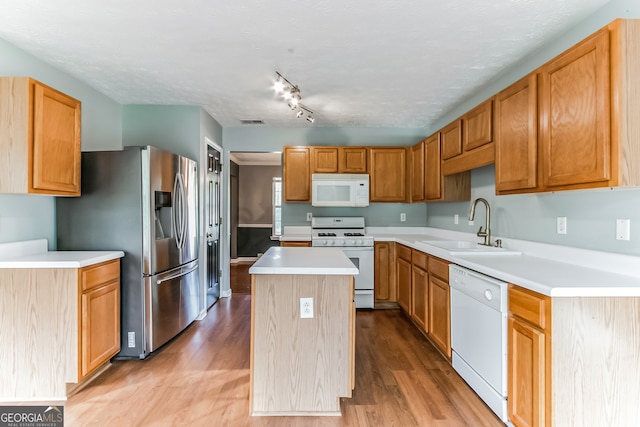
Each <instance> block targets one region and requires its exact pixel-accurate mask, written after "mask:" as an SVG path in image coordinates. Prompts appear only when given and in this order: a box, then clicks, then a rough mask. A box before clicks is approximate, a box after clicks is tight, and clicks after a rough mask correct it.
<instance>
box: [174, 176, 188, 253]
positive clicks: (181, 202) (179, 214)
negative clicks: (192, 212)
mask: <svg viewBox="0 0 640 427" xmlns="http://www.w3.org/2000/svg"><path fill="white" fill-rule="evenodd" d="M184 196H185V188H184V182H183V181H182V175H181V174H180V172H178V173H176V178H175V181H174V182H173V199H174V200H173V222H172V224H173V233H174V235H175V236H176V245H177V246H178V248H182V247H183V246H184V235H185V229H186V226H187V223H186V218H185V216H186V205H185V203H186V200H185V197H184Z"/></svg>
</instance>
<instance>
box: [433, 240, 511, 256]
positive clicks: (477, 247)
mask: <svg viewBox="0 0 640 427" xmlns="http://www.w3.org/2000/svg"><path fill="white" fill-rule="evenodd" d="M421 243H424V244H426V245H431V246H435V247H437V248H440V249H444V250H447V251H449V253H451V254H452V255H520V254H522V252H520V251H515V250H512V249H507V248H499V247H496V246H485V245H481V244H479V243H476V242H469V241H467V240H422V241H421Z"/></svg>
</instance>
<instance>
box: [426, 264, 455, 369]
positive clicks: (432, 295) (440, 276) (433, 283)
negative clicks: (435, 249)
mask: <svg viewBox="0 0 640 427" xmlns="http://www.w3.org/2000/svg"><path fill="white" fill-rule="evenodd" d="M428 336H429V338H431V341H432V342H433V344H434V345H435V346H436V347H438V349H440V351H441V352H442V353H443V354H444V355H445V356H447V358H449V359H451V302H450V300H449V262H448V261H444V260H442V259H440V258H436V257H429V335H428Z"/></svg>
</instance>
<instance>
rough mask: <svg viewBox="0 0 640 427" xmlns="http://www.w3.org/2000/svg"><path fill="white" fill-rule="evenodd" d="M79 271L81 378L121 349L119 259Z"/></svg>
mask: <svg viewBox="0 0 640 427" xmlns="http://www.w3.org/2000/svg"><path fill="white" fill-rule="evenodd" d="M79 275H80V287H81V290H80V295H81V296H80V299H81V304H80V334H79V335H80V336H79V340H80V358H79V359H80V366H79V379H82V378H84V377H86V376H87V375H89V374H90V373H91V372H93V370H95V369H96V368H98V367H99V366H101V365H102V364H103V363H105V362H106V361H107V360H109V359H110V358H111V357H112V356H114V355H115V354H116V353H118V352H119V351H120V261H119V260H116V261H110V262H107V263H103V264H98V265H96V266H90V267H84V268H81V269H80V270H79Z"/></svg>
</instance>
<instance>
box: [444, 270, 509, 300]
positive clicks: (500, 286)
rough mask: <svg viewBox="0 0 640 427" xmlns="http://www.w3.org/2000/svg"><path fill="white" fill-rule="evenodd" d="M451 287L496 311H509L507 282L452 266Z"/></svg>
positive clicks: (450, 271) (450, 273)
mask: <svg viewBox="0 0 640 427" xmlns="http://www.w3.org/2000/svg"><path fill="white" fill-rule="evenodd" d="M449 286H451V288H452V289H456V290H458V291H460V292H462V293H463V294H466V295H468V296H470V297H471V298H473V299H475V300H477V301H478V302H481V303H483V304H485V305H488V306H489V307H491V308H493V309H495V310H498V311H500V312H506V311H507V290H508V284H507V282H503V281H501V280H498V279H495V278H493V277H490V276H486V275H484V274H481V273H478V272H476V271H473V270H469V269H467V268H464V267H460V266H458V265H455V264H450V265H449Z"/></svg>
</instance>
